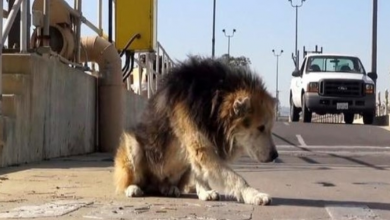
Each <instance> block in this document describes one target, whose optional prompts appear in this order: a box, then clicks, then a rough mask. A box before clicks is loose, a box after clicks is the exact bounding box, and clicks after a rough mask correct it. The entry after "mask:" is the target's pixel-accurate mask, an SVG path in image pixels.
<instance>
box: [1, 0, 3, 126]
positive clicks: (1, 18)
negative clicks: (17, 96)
mask: <svg viewBox="0 0 390 220" xmlns="http://www.w3.org/2000/svg"><path fill="white" fill-rule="evenodd" d="M0 8H1V10H0V18H1V19H3V0H0ZM0 39H1V41H0V114H2V113H3V40H2V39H3V22H0ZM1 130H3V129H1Z"/></svg>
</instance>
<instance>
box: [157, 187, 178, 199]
mask: <svg viewBox="0 0 390 220" xmlns="http://www.w3.org/2000/svg"><path fill="white" fill-rule="evenodd" d="M159 189H160V193H161V194H163V195H164V196H171V197H179V196H180V190H179V188H178V187H177V186H173V185H170V184H164V185H162V186H160V187H159Z"/></svg>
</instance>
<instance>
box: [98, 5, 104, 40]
mask: <svg viewBox="0 0 390 220" xmlns="http://www.w3.org/2000/svg"><path fill="white" fill-rule="evenodd" d="M102 4H103V2H102V0H99V3H98V29H99V33H98V34H99V36H103V21H102V14H103V5H102Z"/></svg>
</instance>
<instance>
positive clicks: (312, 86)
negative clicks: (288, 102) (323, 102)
mask: <svg viewBox="0 0 390 220" xmlns="http://www.w3.org/2000/svg"><path fill="white" fill-rule="evenodd" d="M307 92H318V82H310V83H309V84H308V85H307Z"/></svg>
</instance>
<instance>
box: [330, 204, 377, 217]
mask: <svg viewBox="0 0 390 220" xmlns="http://www.w3.org/2000/svg"><path fill="white" fill-rule="evenodd" d="M325 209H326V211H327V212H328V214H329V216H330V217H331V218H332V219H333V220H336V219H337V220H352V219H361V220H369V219H378V220H379V219H381V218H379V216H378V215H376V214H375V213H374V211H373V210H371V209H370V208H368V206H366V205H360V206H357V205H348V204H344V205H325Z"/></svg>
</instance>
